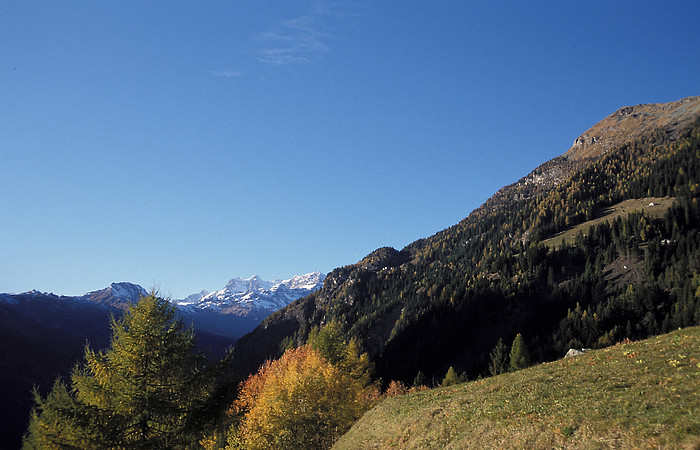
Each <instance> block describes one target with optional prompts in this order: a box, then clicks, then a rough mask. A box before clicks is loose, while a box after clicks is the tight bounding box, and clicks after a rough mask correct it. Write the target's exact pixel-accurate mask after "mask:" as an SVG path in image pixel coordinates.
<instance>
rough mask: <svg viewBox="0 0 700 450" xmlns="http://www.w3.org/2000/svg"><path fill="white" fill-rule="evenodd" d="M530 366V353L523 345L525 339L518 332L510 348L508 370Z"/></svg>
mask: <svg viewBox="0 0 700 450" xmlns="http://www.w3.org/2000/svg"><path fill="white" fill-rule="evenodd" d="M529 366H530V353H529V352H528V350H527V346H526V345H525V339H523V336H522V335H521V334H520V333H518V334H517V335H516V336H515V339H514V340H513V345H512V346H511V348H510V370H511V371H516V370H520V369H524V368H526V367H529Z"/></svg>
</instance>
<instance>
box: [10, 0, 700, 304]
mask: <svg viewBox="0 0 700 450" xmlns="http://www.w3.org/2000/svg"><path fill="white" fill-rule="evenodd" d="M699 17H700V2H697V1H678V2H663V3H662V2H658V1H639V0H636V1H615V2H610V1H591V2H562V1H535V2H520V1H518V2H515V1H512V2H505V1H504V2H463V1H444V2H405V1H402V2H397V1H381V2H375V1H372V2H370V1H344V2H314V1H295V2H287V1H284V2H283V1H277V2H271V1H264V0H261V1H222V0H218V1H217V0H211V1H206V2H202V1H175V0H168V1H149V2H142V1H118V2H106V1H91V2H88V1H82V2H78V1H62V2H55V1H43V2H39V1H31V0H29V1H5V2H2V3H1V4H0V162H1V164H2V165H1V166H0V167H2V171H1V172H0V173H1V174H2V176H0V207H1V211H2V219H1V220H0V255H2V259H1V260H0V261H1V262H0V292H22V291H26V290H30V289H39V290H41V291H49V292H55V293H58V294H64V295H78V294H83V293H85V292H88V291H91V290H96V289H101V288H103V287H105V286H107V285H109V284H110V283H111V282H113V281H131V282H134V283H138V284H141V285H142V286H144V287H146V288H149V287H153V286H156V287H159V288H160V290H161V292H162V293H164V294H166V295H171V296H172V297H173V298H181V297H184V296H186V295H188V294H191V293H194V292H196V291H199V290H201V289H208V290H214V289H220V288H221V287H223V286H224V285H225V283H226V282H227V281H228V280H229V279H230V278H232V277H235V276H243V277H248V276H250V275H253V274H258V275H260V276H261V277H263V278H265V279H270V278H273V277H277V278H287V277H290V276H292V275H294V274H301V273H307V272H311V271H315V270H320V271H322V272H328V271H330V270H332V269H333V268H335V267H338V266H342V265H347V264H352V263H354V262H357V261H358V260H359V259H361V258H362V257H364V256H365V255H366V254H368V253H370V252H371V251H373V250H374V249H376V248H378V247H382V246H393V247H396V248H402V247H403V246H405V245H407V244H409V243H410V242H412V241H414V240H416V239H419V238H422V237H427V236H430V235H432V234H434V233H435V232H437V231H440V230H442V229H444V228H446V227H449V226H451V225H453V224H455V223H457V222H458V221H459V220H461V219H462V218H464V217H466V216H467V215H468V214H469V212H471V211H472V210H473V209H474V208H476V207H477V206H479V205H480V204H481V203H483V201H484V200H486V199H487V198H488V197H489V196H491V195H492V194H493V193H495V192H496V191H497V190H498V189H499V188H500V187H502V186H504V185H506V184H509V183H512V182H514V181H516V180H517V179H519V178H520V177H522V176H524V175H526V174H527V173H528V172H530V171H531V170H532V169H534V168H535V167H536V166H537V165H539V164H540V163H542V162H544V161H546V160H548V159H550V158H552V157H554V156H556V155H559V154H561V153H563V152H564V151H566V150H567V149H568V148H569V146H570V145H571V143H572V142H573V140H574V139H575V138H576V137H577V136H578V135H580V134H581V133H582V132H584V131H585V130H587V129H588V128H589V127H590V126H592V125H593V124H594V123H596V122H597V121H599V120H601V119H603V118H604V117H605V116H607V115H609V114H611V113H612V112H614V111H615V110H616V109H618V108H620V107H622V106H626V105H633V104H639V103H655V102H666V101H672V100H677V99H680V98H683V97H686V96H691V95H700V83H699V81H700V27H698V24H697V21H698V18H699Z"/></svg>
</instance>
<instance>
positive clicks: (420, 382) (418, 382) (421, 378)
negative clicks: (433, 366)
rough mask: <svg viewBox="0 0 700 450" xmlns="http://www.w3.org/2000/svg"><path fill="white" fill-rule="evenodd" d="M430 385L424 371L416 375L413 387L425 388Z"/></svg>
mask: <svg viewBox="0 0 700 450" xmlns="http://www.w3.org/2000/svg"><path fill="white" fill-rule="evenodd" d="M427 384H428V380H427V379H426V378H425V374H424V373H423V371H422V370H419V371H418V373H416V377H415V378H414V379H413V387H420V386H425V385H427Z"/></svg>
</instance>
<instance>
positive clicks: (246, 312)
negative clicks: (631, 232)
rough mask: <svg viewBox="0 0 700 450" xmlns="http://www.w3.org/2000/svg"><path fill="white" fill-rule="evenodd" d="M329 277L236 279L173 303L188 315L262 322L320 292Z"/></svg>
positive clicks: (317, 275) (313, 275)
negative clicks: (195, 313)
mask: <svg viewBox="0 0 700 450" xmlns="http://www.w3.org/2000/svg"><path fill="white" fill-rule="evenodd" d="M325 278H326V276H325V275H324V274H322V273H320V272H313V273H308V274H306V275H297V276H294V277H292V278H290V279H288V280H276V279H275V280H270V281H265V280H263V279H261V278H260V277H258V276H257V275H254V276H252V277H250V278H247V279H243V278H240V277H239V278H233V279H232V280H230V281H229V282H228V284H226V287H224V288H223V289H221V290H219V291H215V292H207V291H201V292H199V293H197V294H192V295H190V296H188V297H186V298H185V299H182V300H175V301H174V303H175V304H176V305H177V306H178V307H180V308H181V309H182V310H185V311H196V310H209V311H215V312H219V313H221V314H235V315H237V316H242V317H255V318H259V319H260V320H262V319H264V318H265V317H267V316H269V315H270V313H272V312H274V311H277V310H278V309H280V308H283V307H285V306H287V305H288V304H290V303H291V302H293V301H294V300H296V299H298V298H301V297H305V296H307V295H309V294H310V293H312V292H315V291H316V290H318V289H320V288H321V286H322V285H323V280H324V279H325Z"/></svg>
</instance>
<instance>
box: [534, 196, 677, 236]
mask: <svg viewBox="0 0 700 450" xmlns="http://www.w3.org/2000/svg"><path fill="white" fill-rule="evenodd" d="M675 200H676V199H675V198H673V197H648V198H643V199H631V200H625V201H624V202H620V203H617V204H615V205H612V206H609V207H607V208H604V209H601V210H600V211H597V212H596V217H595V219H592V220H589V221H588V222H584V223H582V224H580V225H576V226H575V227H572V228H569V229H567V230H564V231H562V232H561V233H557V234H556V235H554V236H552V237H551V238H549V239H545V240H544V241H542V243H543V244H544V245H546V246H548V247H553V248H555V249H556V248H557V247H558V246H560V245H561V240H562V239H564V240H565V241H566V243H567V245H570V244H572V243H573V242H574V239H575V238H576V235H577V234H578V233H579V232H583V234H586V233H588V229H589V228H590V227H591V226H595V225H598V224H599V223H602V222H606V221H607V222H612V221H613V220H615V219H616V218H618V217H622V218H625V217H627V216H628V215H629V214H630V213H631V212H634V211H641V212H643V213H644V214H646V215H647V216H649V217H663V215H664V214H666V211H667V210H668V208H670V207H671V205H672V204H673V202H674V201H675ZM651 204H653V205H654V206H650V205H651Z"/></svg>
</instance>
